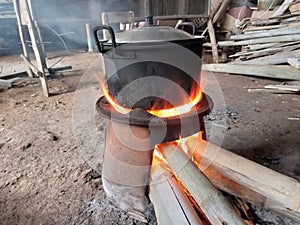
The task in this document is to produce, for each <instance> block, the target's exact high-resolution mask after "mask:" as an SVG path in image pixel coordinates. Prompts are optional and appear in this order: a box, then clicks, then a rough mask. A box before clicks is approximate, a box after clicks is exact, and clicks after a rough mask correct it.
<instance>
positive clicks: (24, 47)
mask: <svg viewBox="0 0 300 225" xmlns="http://www.w3.org/2000/svg"><path fill="white" fill-rule="evenodd" d="M13 4H14V10H15V13H16V18H17V23H18V29H19V35H20V41H21V44H22V48H23V54H24V56H25V57H26V58H28V51H27V47H26V43H25V37H24V33H23V29H22V21H21V15H20V4H19V0H14V1H13ZM27 74H28V76H29V77H33V73H32V71H31V69H30V67H28V68H27Z"/></svg>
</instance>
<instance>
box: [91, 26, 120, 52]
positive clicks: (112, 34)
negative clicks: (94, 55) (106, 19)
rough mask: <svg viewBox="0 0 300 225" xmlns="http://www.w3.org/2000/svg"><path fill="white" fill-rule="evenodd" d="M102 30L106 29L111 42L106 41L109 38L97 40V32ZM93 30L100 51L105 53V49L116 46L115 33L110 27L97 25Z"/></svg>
mask: <svg viewBox="0 0 300 225" xmlns="http://www.w3.org/2000/svg"><path fill="white" fill-rule="evenodd" d="M103 30H108V32H109V35H110V38H111V43H107V42H108V41H109V40H99V36H98V32H99V31H103ZM93 31H94V38H95V42H96V45H97V48H98V50H99V52H100V53H102V54H103V53H106V52H107V51H109V50H111V49H113V48H116V47H117V43H116V35H115V32H114V30H113V29H112V27H110V26H107V25H102V26H97V27H95V28H94V29H93Z"/></svg>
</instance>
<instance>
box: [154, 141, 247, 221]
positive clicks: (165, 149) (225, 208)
mask: <svg viewBox="0 0 300 225" xmlns="http://www.w3.org/2000/svg"><path fill="white" fill-rule="evenodd" d="M158 148H159V150H160V151H161V153H162V154H163V156H164V157H165V158H166V160H167V162H168V164H169V166H170V167H171V168H172V170H173V172H174V173H175V174H176V176H177V177H178V178H179V179H180V180H181V182H182V183H183V185H184V186H185V187H186V188H187V190H188V191H189V192H190V194H191V195H192V196H193V198H194V199H195V201H196V202H197V204H198V205H199V207H200V208H201V211H202V212H203V214H204V215H205V217H206V218H207V220H208V221H209V222H210V223H211V224H214V225H218V224H219V225H224V224H231V225H234V224H245V223H244V221H243V220H242V219H241V218H240V217H239V216H238V215H237V214H236V212H235V210H234V209H233V207H232V206H231V205H230V203H229V202H228V201H227V199H226V198H225V197H224V196H223V195H222V193H221V192H220V191H218V190H217V189H216V188H215V187H214V186H213V184H211V182H210V181H209V180H208V179H207V177H206V176H205V175H204V174H203V173H202V172H201V171H200V170H199V169H198V168H197V166H196V165H195V164H194V163H193V162H192V161H191V159H189V157H188V156H187V155H186V154H185V153H184V152H183V150H182V149H181V148H180V146H178V144H177V142H174V143H167V144H162V145H159V146H158Z"/></svg>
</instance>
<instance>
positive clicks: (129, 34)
mask: <svg viewBox="0 0 300 225" xmlns="http://www.w3.org/2000/svg"><path fill="white" fill-rule="evenodd" d="M193 38H194V36H193V35H191V34H189V33H187V32H185V31H183V30H179V29H175V28H173V27H167V26H149V27H140V28H135V29H131V30H127V31H124V32H121V33H118V34H117V35H116V42H117V43H142V42H161V41H179V40H189V39H193Z"/></svg>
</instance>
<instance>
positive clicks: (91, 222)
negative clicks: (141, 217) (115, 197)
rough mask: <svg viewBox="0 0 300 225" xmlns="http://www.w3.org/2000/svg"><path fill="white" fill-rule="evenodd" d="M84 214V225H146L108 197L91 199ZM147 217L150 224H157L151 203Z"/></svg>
mask: <svg viewBox="0 0 300 225" xmlns="http://www.w3.org/2000/svg"><path fill="white" fill-rule="evenodd" d="M82 214H85V220H84V221H82V223H81V224H83V225H109V224H110V225H111V224H116V225H145V224H146V223H143V222H140V221H137V220H135V219H133V218H131V217H130V216H129V215H128V214H127V212H125V211H122V210H121V209H119V208H117V207H115V206H114V205H113V204H112V203H111V202H110V201H109V199H107V198H102V199H92V200H90V201H89V202H88V203H87V204H86V206H85V208H84V210H83V212H82ZM145 218H146V220H147V221H148V223H147V224H148V225H156V224H157V222H156V217H155V212H154V207H153V205H152V204H149V205H148V206H147V208H146V212H145Z"/></svg>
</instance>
